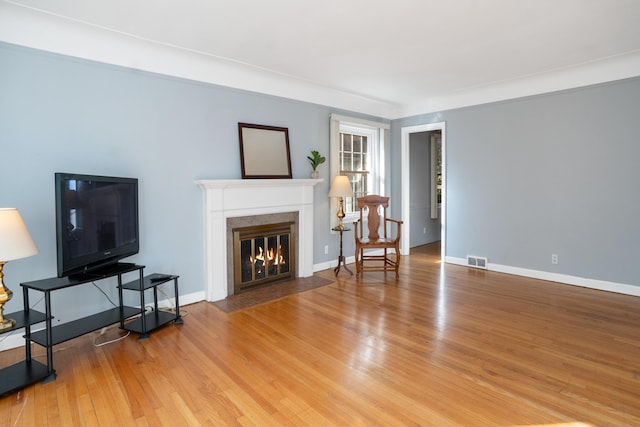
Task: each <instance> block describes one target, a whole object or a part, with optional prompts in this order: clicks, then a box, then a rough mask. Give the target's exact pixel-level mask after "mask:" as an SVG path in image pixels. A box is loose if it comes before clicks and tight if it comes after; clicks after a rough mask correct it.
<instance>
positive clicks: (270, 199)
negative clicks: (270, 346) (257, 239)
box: [196, 179, 322, 301]
mask: <svg viewBox="0 0 640 427" xmlns="http://www.w3.org/2000/svg"><path fill="white" fill-rule="evenodd" d="M320 182H322V180H321V179H245V180H200V181H196V184H198V185H199V186H200V188H202V190H203V193H204V221H205V253H204V260H205V274H206V280H207V283H206V287H205V292H206V294H205V298H206V299H207V301H218V300H221V299H224V298H226V297H227V296H228V295H231V294H234V293H235V292H236V289H235V285H234V276H235V267H234V264H233V256H232V255H233V252H234V246H233V234H234V230H237V229H240V228H244V227H256V226H259V225H265V224H282V223H293V224H294V231H293V232H292V237H290V238H289V244H290V245H291V244H293V245H294V248H295V254H294V255H290V260H289V266H290V269H291V272H290V277H291V278H294V277H309V276H312V275H313V212H314V194H313V193H314V191H313V189H314V186H315V185H316V184H318V183H320ZM263 250H264V249H263ZM290 251H291V249H290ZM282 277H284V276H282Z"/></svg>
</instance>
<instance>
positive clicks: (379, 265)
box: [353, 194, 402, 277]
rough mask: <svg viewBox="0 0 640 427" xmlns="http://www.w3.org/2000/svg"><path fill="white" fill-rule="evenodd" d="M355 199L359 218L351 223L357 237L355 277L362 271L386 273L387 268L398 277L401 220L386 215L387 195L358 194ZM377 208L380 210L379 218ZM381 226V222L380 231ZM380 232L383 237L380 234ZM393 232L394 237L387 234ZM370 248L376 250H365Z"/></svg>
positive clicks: (360, 274)
mask: <svg viewBox="0 0 640 427" xmlns="http://www.w3.org/2000/svg"><path fill="white" fill-rule="evenodd" d="M356 200H357V202H358V209H359V210H360V219H359V220H357V221H355V222H354V223H353V224H354V232H353V235H354V236H355V239H356V277H358V276H362V273H363V272H364V271H384V272H387V271H390V270H393V271H395V272H396V277H398V268H399V267H400V232H401V230H402V227H401V226H402V221H398V220H395V219H391V218H387V208H388V207H389V198H388V197H383V196H378V195H375V194H372V195H369V196H365V197H359V198H358V199H356ZM380 209H382V217H381V216H380ZM365 211H366V215H367V225H366V228H365V225H364V215H365ZM381 220H382V221H381ZM380 225H382V230H380ZM381 231H382V236H381V235H380V232H381ZM365 232H366V233H367V234H366V235H365V234H364V233H365ZM392 232H395V237H390V236H391V235H392V234H391V233H392ZM387 233H389V235H388V234H387ZM370 249H373V250H375V251H376V253H375V254H370V253H369V254H367V253H365V250H370ZM391 249H393V250H394V252H393V253H391V252H390V250H391ZM380 250H382V254H380Z"/></svg>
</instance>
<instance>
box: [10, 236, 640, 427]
mask: <svg viewBox="0 0 640 427" xmlns="http://www.w3.org/2000/svg"><path fill="white" fill-rule="evenodd" d="M437 257H438V246H437V245H428V246H425V247H421V248H418V249H416V250H413V251H412V254H411V255H410V256H407V257H403V260H402V267H401V274H400V278H399V279H398V280H397V281H396V280H395V277H394V276H395V275H394V274H387V276H386V277H385V275H384V273H368V274H365V276H364V279H360V280H358V279H355V278H354V277H353V276H349V275H348V274H347V273H345V272H342V273H341V275H340V276H339V277H338V279H337V280H336V282H335V283H333V284H331V285H327V286H324V287H321V288H317V289H313V290H310V291H307V292H303V293H299V294H296V295H292V296H289V297H286V298H284V299H281V300H278V301H273V302H269V303H266V304H263V305H260V306H256V307H252V308H249V309H246V310H242V311H239V312H235V313H231V314H225V313H223V312H222V311H220V310H219V309H217V308H216V307H215V306H214V305H213V304H210V303H206V302H201V303H197V304H193V305H190V306H186V307H184V308H183V310H184V311H186V312H188V315H187V316H186V317H185V324H184V325H170V326H167V327H165V328H163V329H161V330H158V331H156V332H154V333H152V334H151V339H150V340H148V341H143V342H140V341H137V340H136V337H135V336H131V337H128V338H126V339H124V340H122V341H119V342H117V343H113V344H110V345H107V346H103V347H94V346H93V340H94V339H95V338H96V337H97V336H98V335H99V334H98V333H96V334H95V335H90V336H89V335H88V336H84V337H80V338H77V339H75V340H72V341H69V342H67V343H64V344H61V345H60V346H58V347H59V348H58V347H56V350H57V351H56V353H55V354H54V364H55V368H56V370H57V372H58V378H57V380H56V381H53V382H50V383H48V384H36V385H34V386H30V387H27V388H25V389H24V390H22V391H21V392H20V393H14V394H10V395H8V396H6V397H4V398H2V399H0V425H2V426H4V425H6V426H14V425H15V426H44V425H52V426H57V425H62V426H71V425H90V426H112V425H117V426H161V425H167V426H181V425H185V426H198V425H210V426H222V425H243V426H265V425H274V426H280V425H292V426H293V425H296V426H298V425H302V426H319V425H327V426H332V425H335V426H372V425H384V426H395V425H423V426H426V425H433V426H449V425H463V426H492V425H496V426H524V425H563V426H564V425H566V426H586V425H593V426H605V425H612V426H625V425H628V426H632V425H635V426H638V425H640V298H637V297H631V296H625V295H620V294H614V293H607V292H602V291H595V290H589V289H583V288H579V287H573V286H569V285H561V284H556V283H550V282H544V281H540V280H533V279H527V278H522V277H517V276H510V275H505V274H500V273H493V272H487V271H482V270H474V269H469V268H465V267H460V266H453V265H441V264H440V263H439V261H438V258H437ZM318 274H319V275H321V276H323V277H328V278H333V272H332V270H327V271H323V272H320V273H318ZM118 332H119V331H118V330H117V328H113V330H110V331H109V332H108V334H117V333H118ZM33 351H34V353H37V354H42V353H43V350H42V348H40V347H38V346H33ZM22 356H23V350H21V349H15V350H10V351H5V352H2V354H0V363H1V364H2V365H1V366H5V365H6V364H8V363H11V362H13V361H14V360H18V359H20V358H21V357H22ZM0 380H1V379H0Z"/></svg>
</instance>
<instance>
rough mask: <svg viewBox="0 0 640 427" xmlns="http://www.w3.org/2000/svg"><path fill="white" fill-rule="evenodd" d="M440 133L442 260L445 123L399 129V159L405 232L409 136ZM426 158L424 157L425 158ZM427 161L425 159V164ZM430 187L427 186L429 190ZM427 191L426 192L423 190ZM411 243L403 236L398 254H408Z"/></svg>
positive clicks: (408, 211)
mask: <svg viewBox="0 0 640 427" xmlns="http://www.w3.org/2000/svg"><path fill="white" fill-rule="evenodd" d="M433 131H440V135H441V174H442V175H441V177H442V178H441V180H442V181H441V203H440V211H439V213H438V214H439V216H440V258H441V260H444V258H445V254H446V217H447V216H446V161H445V160H446V131H445V122H439V123H430V124H424V125H417V126H407V127H403V128H402V129H401V150H402V153H401V157H402V178H401V181H402V221H403V222H404V228H405V230H411V221H412V218H411V203H410V199H411V176H412V175H411V144H410V142H411V135H413V134H418V133H422V132H433ZM425 143H426V142H425ZM425 157H426V156H425ZM426 161H427V159H426V158H425V162H426ZM429 187H430V185H428V186H427V188H429ZM425 191H427V190H425ZM410 247H411V241H410V239H409V237H407V234H405V236H404V238H403V240H402V242H401V248H400V252H401V253H402V254H409V250H410Z"/></svg>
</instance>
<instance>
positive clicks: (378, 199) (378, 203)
mask: <svg viewBox="0 0 640 427" xmlns="http://www.w3.org/2000/svg"><path fill="white" fill-rule="evenodd" d="M357 202H358V209H359V210H360V234H361V235H362V224H363V212H364V210H365V209H366V210H368V211H369V212H368V214H367V220H368V224H367V228H368V229H369V239H370V240H377V239H379V238H380V234H379V233H378V230H379V229H380V212H379V209H380V207H382V217H383V220H384V221H386V219H387V208H388V207H389V197H384V196H379V195H377V194H371V195H369V196H364V197H358V199H357ZM385 227H386V224H385ZM384 233H385V237H386V234H387V231H386V228H385V231H384Z"/></svg>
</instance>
